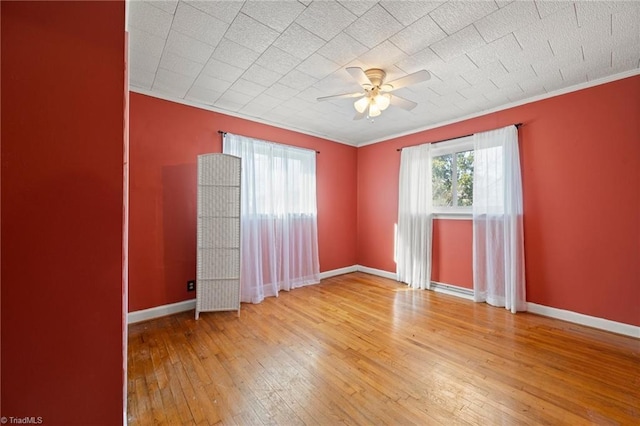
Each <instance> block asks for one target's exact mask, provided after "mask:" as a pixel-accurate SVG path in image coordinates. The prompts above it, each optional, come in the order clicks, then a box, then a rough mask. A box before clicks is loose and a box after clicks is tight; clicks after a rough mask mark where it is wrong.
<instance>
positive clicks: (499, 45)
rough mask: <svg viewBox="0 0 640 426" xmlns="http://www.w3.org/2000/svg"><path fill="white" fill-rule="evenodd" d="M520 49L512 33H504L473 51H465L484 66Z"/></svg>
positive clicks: (478, 64) (478, 63)
mask: <svg viewBox="0 0 640 426" xmlns="http://www.w3.org/2000/svg"><path fill="white" fill-rule="evenodd" d="M520 50H522V48H521V47H520V45H519V44H518V42H517V41H516V39H515V37H514V36H513V34H509V35H506V36H504V37H502V38H499V39H498V40H495V41H492V42H491V43H488V44H486V45H484V46H482V47H479V48H478V49H475V50H474V51H473V52H469V53H467V56H469V58H470V59H471V60H472V61H473V62H474V63H475V64H476V65H477V66H478V67H484V66H486V65H489V64H490V63H492V62H495V61H497V60H499V59H501V58H503V57H509V56H511V55H512V54H513V53H515V52H519V51H520Z"/></svg>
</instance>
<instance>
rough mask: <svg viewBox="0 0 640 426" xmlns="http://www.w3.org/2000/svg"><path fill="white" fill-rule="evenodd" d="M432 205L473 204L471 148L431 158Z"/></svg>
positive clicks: (456, 205)
mask: <svg viewBox="0 0 640 426" xmlns="http://www.w3.org/2000/svg"><path fill="white" fill-rule="evenodd" d="M431 173H432V182H433V206H434V207H470V206H472V205H473V150H470V151H461V152H456V153H453V154H446V155H440V156H437V157H433V159H432V168H431Z"/></svg>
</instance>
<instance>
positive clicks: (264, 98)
mask: <svg viewBox="0 0 640 426" xmlns="http://www.w3.org/2000/svg"><path fill="white" fill-rule="evenodd" d="M251 103H253V104H259V105H262V106H264V107H266V108H267V109H271V108H273V107H275V106H277V105H280V104H281V103H282V99H277V98H274V97H273V96H270V95H269V94H266V93H264V92H263V93H261V94H260V95H258V96H256V97H255V98H254V99H253V101H251Z"/></svg>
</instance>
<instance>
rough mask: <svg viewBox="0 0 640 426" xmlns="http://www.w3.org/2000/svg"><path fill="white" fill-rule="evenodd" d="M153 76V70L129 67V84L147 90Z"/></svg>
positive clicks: (149, 87)
mask: <svg viewBox="0 0 640 426" xmlns="http://www.w3.org/2000/svg"><path fill="white" fill-rule="evenodd" d="M155 78H156V73H155V72H151V71H147V70H143V69H138V68H135V67H133V66H131V68H130V69H129V84H130V85H131V86H133V87H139V88H141V89H147V90H148V89H151V87H152V86H153V80H154V79H155Z"/></svg>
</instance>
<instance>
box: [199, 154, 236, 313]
mask: <svg viewBox="0 0 640 426" xmlns="http://www.w3.org/2000/svg"><path fill="white" fill-rule="evenodd" d="M240 173H241V167H240V158H239V157H234V156H232V155H227V154H204V155H199V156H198V219H197V235H198V242H197V244H198V246H197V260H196V264H197V266H196V319H198V317H199V315H200V312H209V311H234V310H237V311H238V315H239V314H240V262H241V258H240Z"/></svg>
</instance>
